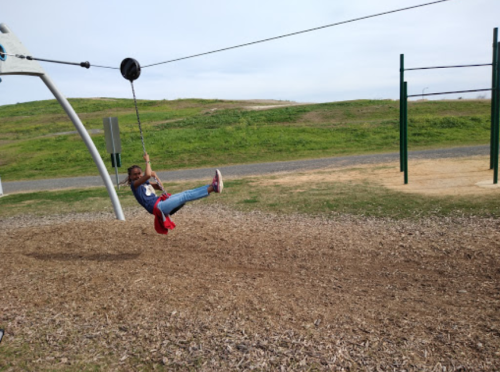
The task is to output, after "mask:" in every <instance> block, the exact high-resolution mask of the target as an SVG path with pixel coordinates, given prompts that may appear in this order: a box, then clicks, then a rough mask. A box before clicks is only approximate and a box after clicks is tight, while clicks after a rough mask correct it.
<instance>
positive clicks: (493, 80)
mask: <svg viewBox="0 0 500 372" xmlns="http://www.w3.org/2000/svg"><path fill="white" fill-rule="evenodd" d="M497 64H498V28H495V29H494V30H493V62H492V65H491V75H492V78H491V129H490V169H493V167H494V153H495V142H494V139H495V130H496V127H495V125H494V121H495V110H496V102H497V99H496V97H497V95H498V89H497V85H496V84H497V68H496V67H495V66H496V65H497Z"/></svg>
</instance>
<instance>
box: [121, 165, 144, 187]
mask: <svg viewBox="0 0 500 372" xmlns="http://www.w3.org/2000/svg"><path fill="white" fill-rule="evenodd" d="M136 168H139V169H140V170H141V172H142V168H141V167H139V166H138V165H132V166H131V167H129V168H128V169H127V172H128V176H127V178H125V179H124V180H123V181H122V182H120V185H130V184H131V182H130V175H131V174H132V171H133V170H134V169H136Z"/></svg>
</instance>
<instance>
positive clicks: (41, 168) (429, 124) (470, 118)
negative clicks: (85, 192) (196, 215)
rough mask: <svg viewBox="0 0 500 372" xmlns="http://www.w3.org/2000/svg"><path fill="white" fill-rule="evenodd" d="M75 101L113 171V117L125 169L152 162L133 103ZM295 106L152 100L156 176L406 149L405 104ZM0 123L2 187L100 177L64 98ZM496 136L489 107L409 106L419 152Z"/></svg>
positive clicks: (5, 114)
mask: <svg viewBox="0 0 500 372" xmlns="http://www.w3.org/2000/svg"><path fill="white" fill-rule="evenodd" d="M69 101H70V103H71V104H72V106H73V108H74V109H75V111H76V112H77V113H78V115H79V117H80V119H81V120H82V122H83V124H84V125H85V127H86V129H87V130H89V131H90V132H91V136H92V140H93V141H94V143H95V145H96V147H97V149H98V151H99V152H100V154H101V156H102V158H103V159H104V162H105V164H106V165H107V166H108V168H109V170H110V172H113V169H112V168H111V164H110V161H109V159H110V155H109V154H108V153H107V152H106V147H105V141H104V132H103V124H102V120H103V118H105V117H109V116H115V117H118V120H119V125H120V133H121V143H122V160H123V166H124V168H122V172H125V170H126V167H127V166H129V165H131V164H134V163H141V162H142V145H141V139H140V135H139V128H138V125H137V118H136V113H135V109H134V103H133V101H132V100H129V99H104V98H100V99H70V100H69ZM285 104H290V102H280V101H274V102H258V101H222V100H199V99H186V100H175V101H166V100H161V101H154V100H153V101H146V100H143V101H139V102H138V107H139V113H140V117H141V122H142V128H143V132H144V136H145V143H146V149H147V151H148V153H149V154H150V155H151V160H152V163H153V167H154V169H156V170H167V169H180V168H196V167H206V166H207V167H208V166H223V165H229V164H237V163H254V162H266V161H280V160H294V159H305V158H316V157H329V156H340V155H349V154H363V153H365V154H366V153H379V152H396V151H399V102H397V101H390V100H357V101H346V102H333V103H322V104H310V105H292V106H287V107H283V106H282V105H285ZM256 106H257V107H258V106H261V109H256ZM264 106H265V107H264ZM269 106H274V108H270V107H269ZM0 122H1V125H0V176H1V177H2V181H6V182H7V181H14V180H22V179H41V178H51V177H70V176H83V175H97V174H98V172H97V169H96V167H95V165H94V163H93V161H92V158H91V156H90V154H89V153H88V151H87V149H86V147H85V144H84V143H83V141H82V140H81V138H80V136H79V135H78V134H76V133H75V134H73V133H71V132H72V131H74V130H75V128H74V126H73V124H72V123H71V121H70V120H69V119H68V117H67V116H66V114H65V113H64V111H63V110H62V108H61V107H60V106H59V104H58V103H57V102H56V101H55V100H49V101H38V102H29V103H20V104H16V105H6V106H1V107H0ZM489 130H490V101H489V100H456V101H417V102H411V103H410V104H409V148H410V150H417V149H426V148H438V147H440V148H442V147H451V146H466V145H477V144H488V143H489V136H490V132H489ZM68 132H69V133H68Z"/></svg>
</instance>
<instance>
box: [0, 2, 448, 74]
mask: <svg viewBox="0 0 500 372" xmlns="http://www.w3.org/2000/svg"><path fill="white" fill-rule="evenodd" d="M446 1H451V0H437V1H433V2H430V3H425V4H419V5H414V6H409V7H406V8H400V9H395V10H390V11H387V12H382V13H377V14H372V15H368V16H364V17H359V18H353V19H349V20H347V21H341V22H336V23H332V24H329V25H325V26H320V27H314V28H310V29H307V30H302V31H297V32H292V33H289V34H284V35H280V36H274V37H270V38H267V39H262V40H257V41H252V42H249V43H245V44H239V45H234V46H231V47H227V48H222V49H217V50H212V51H210V52H204V53H199V54H193V55H190V56H187V57H181V58H176V59H171V60H168V61H164V62H158V63H152V64H149V65H146V66H143V67H142V68H146V67H153V66H158V65H163V64H166V63H172V62H177V61H182V60H185V59H190V58H195V57H201V56H205V55H207V54H214V53H219V52H224V51H227V50H231V49H236V48H243V47H246V46H250V45H255V44H260V43H265V42H268V41H272V40H277V39H283V38H285V37H290V36H295V35H300V34H305V33H307V32H313V31H318V30H322V29H324V28H329V27H335V26H340V25H344V24H346V23H353V22H357V21H362V20H365V19H369V18H375V17H380V16H383V15H387V14H392V13H398V12H403V11H406V10H411V9H416V8H422V7H424V6H429V5H434V4H439V3H444V2H446ZM4 55H8V56H13V57H17V58H21V59H24V58H26V59H28V60H30V61H31V60H35V61H42V62H51V63H61V64H66V65H76V66H81V67H85V68H87V69H88V68H90V67H99V68H107V69H115V70H118V69H119V67H110V66H101V65H91V64H90V63H89V62H80V63H78V62H64V61H57V60H50V59H43V58H35V57H32V56H23V55H20V54H8V53H5V52H3V51H1V50H0V57H3V56H4Z"/></svg>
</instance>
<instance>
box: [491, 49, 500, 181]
mask: <svg viewBox="0 0 500 372" xmlns="http://www.w3.org/2000/svg"><path fill="white" fill-rule="evenodd" d="M496 51H497V58H496V64H495V65H494V66H493V69H494V70H496V81H495V92H496V94H495V99H494V101H493V102H492V103H493V107H494V110H493V111H494V114H493V118H492V124H491V125H492V128H494V131H493V134H494V138H493V148H494V153H493V184H497V183H498V151H499V134H500V58H499V56H498V53H499V51H500V43H497V48H496Z"/></svg>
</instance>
